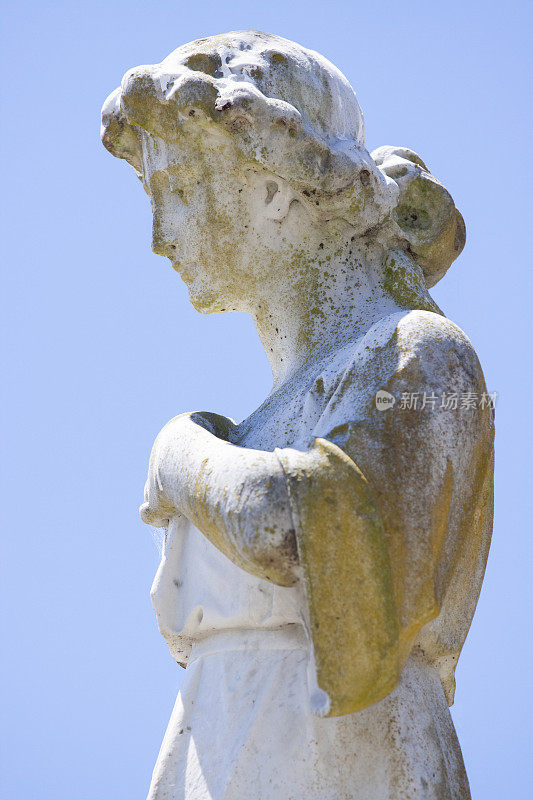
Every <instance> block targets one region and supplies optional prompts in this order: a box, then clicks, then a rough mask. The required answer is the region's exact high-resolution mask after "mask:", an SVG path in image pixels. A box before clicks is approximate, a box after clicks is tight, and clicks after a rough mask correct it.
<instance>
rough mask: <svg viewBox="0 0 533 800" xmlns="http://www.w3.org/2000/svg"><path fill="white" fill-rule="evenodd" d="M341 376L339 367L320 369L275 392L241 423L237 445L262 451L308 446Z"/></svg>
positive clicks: (336, 389)
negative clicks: (305, 378) (304, 378)
mask: <svg viewBox="0 0 533 800" xmlns="http://www.w3.org/2000/svg"><path fill="white" fill-rule="evenodd" d="M317 373H318V374H317ZM341 379H342V371H341V372H340V374H339V369H335V368H332V369H331V368H330V369H322V370H317V371H316V373H315V374H314V375H313V374H311V375H309V376H307V380H303V381H301V382H300V383H299V384H292V385H290V386H288V387H287V388H286V389H285V390H283V391H280V392H277V393H276V394H274V395H272V396H271V397H270V398H268V400H267V401H265V403H263V405H262V406H261V407H260V408H259V409H258V410H257V411H255V412H254V413H253V414H252V415H251V416H250V417H248V419H246V420H244V422H242V423H241V424H240V425H239V426H238V438H237V439H236V440H235V444H239V445H240V446H241V447H250V448H257V449H259V450H273V449H274V448H275V447H297V448H300V447H307V446H308V445H309V444H311V440H312V438H313V431H314V429H315V427H316V426H317V423H318V422H319V420H320V419H321V417H322V416H323V415H324V414H325V413H327V409H328V405H329V404H330V402H331V401H332V398H333V397H334V395H335V393H336V391H338V388H339V383H340V381H341Z"/></svg>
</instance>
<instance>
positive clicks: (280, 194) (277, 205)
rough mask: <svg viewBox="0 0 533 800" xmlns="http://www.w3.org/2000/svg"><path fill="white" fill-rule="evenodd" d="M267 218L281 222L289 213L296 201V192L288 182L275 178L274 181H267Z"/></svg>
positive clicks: (265, 190) (265, 189) (265, 188)
mask: <svg viewBox="0 0 533 800" xmlns="http://www.w3.org/2000/svg"><path fill="white" fill-rule="evenodd" d="M263 188H264V192H265V216H266V218H267V219H273V220H275V221H276V222H281V220H283V219H285V217H286V216H287V214H288V213H289V208H290V205H291V203H292V201H293V200H294V191H293V190H292V188H291V187H290V185H289V184H288V183H287V181H284V180H282V179H281V178H278V177H276V178H275V180H274V176H273V179H272V180H267V181H265V184H264V187H263Z"/></svg>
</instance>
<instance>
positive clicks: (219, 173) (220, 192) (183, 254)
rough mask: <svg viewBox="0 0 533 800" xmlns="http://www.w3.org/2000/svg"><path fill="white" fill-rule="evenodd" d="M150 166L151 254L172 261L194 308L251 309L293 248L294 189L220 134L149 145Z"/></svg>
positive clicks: (146, 170) (148, 141)
mask: <svg viewBox="0 0 533 800" xmlns="http://www.w3.org/2000/svg"><path fill="white" fill-rule="evenodd" d="M143 162H144V164H143V166H144V180H145V185H146V188H147V190H148V191H149V193H150V196H151V199H152V210H153V240H152V249H153V250H154V252H156V253H158V254H159V255H163V256H167V257H168V258H170V260H171V261H172V265H173V267H174V269H175V270H176V271H177V272H178V273H179V274H180V276H181V277H182V279H183V280H184V282H185V283H186V284H187V286H188V288H189V293H190V299H191V302H192V303H193V305H194V306H195V308H196V309H197V310H198V311H203V312H205V313H210V312H212V311H250V310H252V307H253V305H254V301H257V298H258V297H260V296H261V293H262V290H264V286H265V283H268V280H270V279H275V274H274V272H275V269H276V266H277V265H280V264H282V263H283V261H284V260H285V256H286V254H284V252H283V251H284V250H286V249H289V250H290V249H291V248H293V247H294V245H293V243H291V241H290V235H289V236H288V237H287V235H282V233H281V225H280V222H279V221H278V220H279V219H280V218H281V216H283V215H285V216H286V212H287V210H288V206H289V205H290V202H291V199H292V194H291V191H290V189H289V188H288V187H287V185H286V184H284V183H283V182H282V181H280V180H279V179H274V178H273V176H270V175H268V174H267V173H265V172H264V171H263V170H262V169H261V168H260V167H256V166H254V165H252V164H249V165H247V164H245V163H243V159H242V156H241V155H240V154H239V153H238V151H237V150H236V148H235V147H234V145H233V143H232V141H231V139H230V138H229V137H227V136H225V135H224V134H221V133H218V132H216V131H214V132H206V131H205V130H202V129H200V130H198V131H196V132H195V133H191V135H190V136H187V137H186V140H185V137H184V142H183V145H182V144H180V147H179V149H178V148H177V147H176V146H173V145H168V144H166V143H164V142H162V140H160V139H155V138H153V137H152V138H150V139H148V138H147V139H146V140H145V143H144V145H143ZM300 227H301V226H300ZM278 268H279V267H278ZM259 302H260V300H259Z"/></svg>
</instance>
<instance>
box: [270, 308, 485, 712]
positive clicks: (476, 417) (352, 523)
mask: <svg viewBox="0 0 533 800" xmlns="http://www.w3.org/2000/svg"><path fill="white" fill-rule="evenodd" d="M417 314H418V316H417V317H416V323H415V324H414V325H413V324H412V322H410V321H409V320H408V321H407V322H402V325H403V329H401V330H399V331H398V332H397V333H395V334H394V336H392V338H390V339H389V340H388V341H387V342H386V343H385V344H382V345H379V344H378V345H377V346H375V347H374V348H373V350H372V349H371V353H370V356H369V355H368V353H367V354H364V357H361V358H359V359H358V358H356V359H355V360H354V362H353V363H352V364H350V365H349V366H348V367H347V369H346V370H345V372H344V373H343V375H342V377H341V380H340V382H339V383H338V385H337V388H336V390H335V392H334V393H333V395H332V397H331V398H330V400H329V403H328V404H327V407H326V410H325V411H324V413H323V414H322V416H321V417H320V420H319V422H318V424H317V426H316V429H315V432H316V434H317V435H316V437H315V439H314V445H313V447H312V448H311V453H310V452H309V451H308V452H307V453H300V451H297V450H291V449H288V448H286V449H284V450H277V451H276V452H277V454H278V457H279V459H280V461H281V464H282V468H283V470H284V472H285V475H286V478H287V483H288V488H289V497H290V503H291V513H292V516H293V521H294V526H295V530H296V535H297V541H298V549H299V557H300V562H301V565H302V568H303V573H304V579H305V588H306V593H307V601H308V608H309V626H310V633H311V638H312V641H313V649H314V659H315V664H316V674H317V682H318V686H319V687H320V689H322V690H323V691H324V692H326V693H327V695H328V697H329V703H328V704H327V707H326V712H325V713H326V714H327V715H328V716H336V715H341V714H348V713H352V712H354V711H358V710H360V709H362V708H365V707H366V706H369V705H371V704H372V703H374V702H376V701H378V700H380V699H381V698H383V697H384V696H385V695H387V694H388V693H389V692H390V691H392V689H393V688H394V687H395V686H396V684H397V683H398V681H399V679H400V675H401V672H402V669H403V666H404V664H405V662H406V660H407V658H408V656H409V654H410V653H411V651H412V649H413V647H418V648H420V649H421V650H423V652H424V654H425V656H426V657H427V659H428V660H429V661H430V662H431V663H433V664H434V666H435V668H436V669H437V670H438V671H439V674H440V677H441V681H442V684H443V687H444V691H445V692H446V695H447V698H448V701H449V702H450V703H451V702H453V691H454V678H453V674H454V669H455V665H456V663H457V658H458V656H459V653H460V650H461V647H462V644H463V642H464V639H465V637H466V634H467V632H468V628H469V625H470V622H471V619H472V616H473V613H474V609H475V605H476V602H477V598H478V595H479V591H480V588H481V582H482V578H483V572H484V568H485V563H486V558H487V554H488V547H489V542H490V535H491V528H492V472H493V412H492V410H491V408H490V404H489V402H488V401H487V396H486V394H485V393H486V388H485V383H484V379H483V374H482V372H481V368H480V366H479V362H478V360H477V357H476V355H475V353H474V350H473V348H472V345H471V344H470V342H469V341H468V339H467V337H466V336H465V335H464V334H463V333H462V331H460V329H459V328H457V327H456V326H454V325H453V323H450V322H449V321H448V320H445V319H444V318H441V317H437V316H436V315H434V314H428V315H426V316H427V319H426V318H425V317H424V315H422V318H421V316H420V312H417ZM435 320H436V321H435ZM426 323H427V324H426ZM400 327H401V326H400ZM367 349H368V346H367ZM380 389H381V390H384V391H387V392H389V394H391V395H393V397H394V398H395V404H394V406H393V407H392V408H388V409H387V410H384V411H381V410H378V409H377V408H376V405H375V393H376V391H378V390H380ZM412 393H415V395H416V396H417V403H416V408H415V407H412V408H408V407H402V406H407V405H408V400H406V398H410V397H411V396H412ZM424 393H425V397H426V401H425V405H424ZM453 394H455V395H456V397H457V408H454V407H453V406H454V401H453V400H452V401H451V403H450V405H451V407H449V408H442V407H441V405H442V402H443V401H442V398H443V396H444V398H445V401H446V399H448V398H449V396H450V395H453ZM434 397H435V398H436V400H433V398H434ZM402 398H403V401H402ZM428 398H430V400H428ZM411 403H412V401H411ZM474 403H475V405H474ZM423 405H424V407H422V406H423Z"/></svg>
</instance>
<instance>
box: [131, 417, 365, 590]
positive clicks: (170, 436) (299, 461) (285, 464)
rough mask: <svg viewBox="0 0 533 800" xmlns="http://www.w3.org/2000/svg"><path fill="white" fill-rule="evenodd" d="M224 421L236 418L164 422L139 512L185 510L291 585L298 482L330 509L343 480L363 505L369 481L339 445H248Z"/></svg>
mask: <svg viewBox="0 0 533 800" xmlns="http://www.w3.org/2000/svg"><path fill="white" fill-rule="evenodd" d="M226 423H227V424H231V423H229V421H228V420H225V419H224V418H223V417H217V416H216V415H211V414H205V413H201V414H200V413H193V414H182V415H181V416H178V417H175V418H174V419H173V420H171V421H170V422H169V423H168V424H167V425H166V426H165V427H164V428H163V430H162V431H161V433H160V434H159V436H158V437H157V439H156V442H155V444H154V447H153V450H152V454H151V458H150V467H149V475H148V480H147V483H146V488H145V503H144V504H143V506H141V516H142V518H143V520H144V521H145V522H147V523H149V524H152V525H156V526H166V525H167V524H168V519H169V518H170V517H172V516H174V515H175V514H176V513H181V514H184V515H185V516H186V517H187V518H188V519H189V520H190V521H191V522H192V523H193V524H194V525H195V526H196V527H197V528H198V529H199V530H201V531H202V533H203V534H204V535H205V536H206V537H207V538H208V539H209V540H210V541H211V542H212V543H213V544H214V545H215V546H216V547H217V548H218V549H219V550H221V551H222V552H223V553H224V554H225V555H227V556H228V558H230V559H231V560H232V561H233V562H234V563H235V564H237V565H238V566H240V567H242V568H243V569H245V570H246V571H248V572H250V573H252V574H254V575H257V576H258V577H261V578H265V579H267V580H269V581H271V582H273V583H276V584H279V585H281V586H290V585H291V584H293V583H295V581H296V580H297V574H298V564H299V557H298V545H297V536H296V531H295V526H299V524H300V520H299V518H298V519H295V513H297V512H296V507H295V504H294V497H291V496H290V493H291V492H294V487H295V486H298V487H299V488H301V489H303V487H305V492H306V495H307V496H308V497H309V498H312V500H313V506H314V508H315V509H320V508H322V509H324V510H325V512H326V514H327V513H328V512H330V513H331V510H332V507H331V503H332V502H335V503H337V502H338V498H339V486H340V483H342V484H343V486H344V488H345V487H346V485H347V484H349V485H350V487H351V493H352V494H353V495H356V496H357V497H358V498H359V499H360V501H361V502H362V503H363V505H364V504H365V503H366V498H367V495H368V493H369V489H368V486H367V482H366V480H365V479H364V477H363V476H362V475H361V474H360V472H359V471H358V470H357V468H356V467H355V465H354V464H353V463H352V462H351V460H350V459H349V458H348V457H347V456H346V455H345V454H344V453H343V452H342V450H340V448H338V447H336V446H335V445H334V444H331V443H327V442H324V441H323V440H320V439H318V440H316V442H315V444H314V446H312V447H311V448H310V449H309V450H307V451H300V450H295V449H292V448H283V449H281V450H275V451H274V452H270V451H265V450H254V449H250V448H243V447H238V446H236V445H233V444H231V443H229V442H228V441H226V439H227V438H228V435H230V431H229V430H227V429H225V425H226ZM341 473H342V475H343V477H344V478H345V481H340V478H339V476H340V474H341ZM334 498H335V499H334ZM352 508H353V506H352ZM365 513H368V508H366V506H365ZM298 517H299V515H298Z"/></svg>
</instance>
